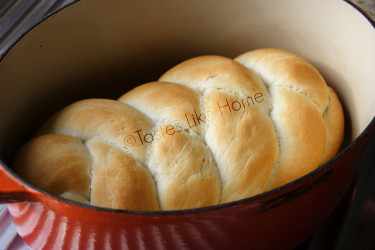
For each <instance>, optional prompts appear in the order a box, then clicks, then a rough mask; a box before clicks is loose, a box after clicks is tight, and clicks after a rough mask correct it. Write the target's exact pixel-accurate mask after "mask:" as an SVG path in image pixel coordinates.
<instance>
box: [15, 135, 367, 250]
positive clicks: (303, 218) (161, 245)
mask: <svg viewBox="0 0 375 250" xmlns="http://www.w3.org/2000/svg"><path fill="white" fill-rule="evenodd" d="M369 135H370V133H366V134H365V136H364V138H362V140H360V141H358V142H357V143H356V144H355V145H354V146H353V147H351V148H349V149H348V150H347V152H345V153H344V154H341V156H340V157H338V158H337V159H336V161H334V162H333V163H332V164H329V165H328V166H323V169H321V170H319V171H315V172H313V173H311V174H310V175H309V176H307V177H308V178H305V179H304V180H302V181H300V182H296V183H292V184H291V185H289V186H288V187H286V188H283V189H279V190H274V191H272V192H271V193H269V194H267V195H260V196H258V197H255V198H252V199H249V200H243V201H239V202H238V203H237V204H231V205H224V206H218V207H214V208H209V209H198V210H191V211H182V212H161V213H127V212H124V211H122V212H121V211H115V212H113V211H110V210H106V209H91V208H87V207H83V206H77V205H75V204H69V203H66V202H64V201H60V200H58V199H56V198H54V197H51V196H48V195H45V194H40V195H39V196H38V198H37V199H36V201H35V202H30V203H13V204H9V205H8V206H9V211H10V214H11V216H12V218H13V220H14V222H15V225H16V228H17V231H18V232H19V234H20V235H21V237H22V238H23V240H24V241H25V242H26V244H28V245H29V246H30V247H31V248H32V249H244V248H246V249H291V248H294V247H296V246H298V245H299V244H301V243H302V242H303V241H305V240H306V239H308V237H309V236H311V235H312V234H313V232H314V231H315V230H316V229H317V228H318V227H319V226H320V225H321V224H322V222H323V221H324V220H325V219H326V218H327V217H328V216H329V215H330V213H331V212H332V211H333V209H334V208H335V207H336V206H337V204H338V203H339V202H340V200H341V199H342V197H343V195H344V194H345V192H346V190H347V187H348V186H349V184H350V182H351V180H352V178H353V176H354V175H355V171H356V166H358V164H359V160H360V158H361V156H362V153H363V151H364V148H365V145H366V142H367V141H368V137H369ZM38 199H39V201H37V200H38Z"/></svg>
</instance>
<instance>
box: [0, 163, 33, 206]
mask: <svg viewBox="0 0 375 250" xmlns="http://www.w3.org/2000/svg"><path fill="white" fill-rule="evenodd" d="M28 189H29V188H28V187H27V186H26V185H25V184H24V183H22V182H21V181H20V180H18V179H17V178H16V177H15V176H14V175H13V174H12V173H11V172H9V170H7V167H4V166H2V165H1V164H0V204H1V203H14V202H23V201H29V200H30V198H31V197H30V194H31V193H30V191H29V190H28Z"/></svg>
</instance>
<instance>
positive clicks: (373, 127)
mask: <svg viewBox="0 0 375 250" xmlns="http://www.w3.org/2000/svg"><path fill="white" fill-rule="evenodd" d="M80 1H83V0H74V1H72V2H71V3H69V4H67V5H65V6H64V7H62V8H60V9H58V10H55V11H53V12H51V13H50V14H48V15H46V16H44V17H43V18H42V19H41V20H39V21H38V22H37V23H35V24H34V25H33V26H31V27H30V28H29V29H27V30H25V31H24V32H23V33H22V35H21V36H20V37H18V38H17V39H16V40H15V41H14V42H12V44H11V45H10V46H9V47H8V48H7V49H6V50H5V51H4V52H3V53H2V54H1V55H0V63H1V62H2V61H3V59H4V58H5V57H6V55H7V53H8V52H9V51H10V50H11V48H12V47H13V46H15V44H17V43H18V42H19V41H20V40H21V39H22V38H23V37H24V36H25V35H27V34H28V33H29V32H31V30H32V29H34V28H35V27H36V26H38V25H39V24H40V23H42V22H44V21H45V20H46V19H48V18H49V17H51V16H53V15H55V14H56V13H58V12H60V11H62V10H63V9H65V8H67V7H69V6H71V5H73V4H75V3H77V2H80ZM343 1H344V2H346V3H348V4H350V5H351V6H352V7H353V8H355V9H356V10H357V11H358V12H359V13H360V14H362V15H363V16H364V17H365V18H366V19H367V20H368V21H369V22H370V23H371V25H372V26H373V28H374V29H375V21H374V20H373V19H372V18H371V17H370V16H369V15H368V14H367V13H366V12H365V11H363V10H362V9H361V8H360V7H359V6H358V5H356V4H355V3H353V2H351V1H350V0H343ZM374 131H375V116H374V117H373V118H372V120H371V121H370V123H369V124H368V125H367V126H366V128H365V129H364V130H363V131H362V132H361V133H360V134H359V136H357V137H356V138H355V139H354V140H353V141H352V142H351V143H350V144H349V145H347V146H346V147H344V148H342V149H341V151H340V152H339V153H338V154H336V155H335V156H334V157H333V158H332V159H330V160H329V161H328V162H326V163H324V164H322V165H321V166H319V167H318V168H316V169H315V170H313V171H312V172H310V173H308V174H306V175H304V176H301V177H299V178H298V179H295V180H294V181H292V182H289V183H287V184H284V185H282V186H280V187H277V188H274V189H272V190H269V191H266V192H263V193H260V194H257V195H254V196H251V197H247V198H243V199H240V200H236V201H232V202H227V203H222V204H217V205H213V206H206V207H200V208H189V209H181V210H163V211H135V210H122V209H112V208H104V207H97V206H93V205H88V204H83V203H80V202H76V201H72V200H69V199H66V198H63V197H60V196H58V195H54V194H51V193H49V192H46V191H45V190H43V189H40V188H38V187H36V186H35V185H33V184H31V183H29V182H28V181H26V180H24V179H22V178H21V177H19V176H18V175H17V174H16V173H15V172H14V171H13V170H12V169H11V168H10V167H8V166H7V164H5V163H4V162H3V161H2V160H1V159H0V168H3V169H4V170H5V171H6V172H7V173H8V174H10V175H11V176H12V177H14V178H15V179H16V180H18V181H19V182H20V183H22V184H25V185H26V187H27V188H29V190H26V192H28V193H30V191H36V193H39V194H42V195H44V196H47V198H48V199H50V198H52V199H55V200H57V201H58V202H64V203H68V204H69V205H74V206H79V207H82V208H86V209H90V210H95V211H100V212H107V213H115V214H129V215H146V216H152V215H177V214H191V213H199V212H205V211H213V210H218V209H221V208H227V207H231V206H236V205H241V204H244V203H250V202H252V201H255V200H258V199H262V198H264V197H267V196H271V195H273V194H275V193H278V192H282V191H283V190H287V189H288V188H290V187H292V186H295V185H297V184H299V183H301V182H303V181H306V180H308V179H310V178H311V177H313V176H316V175H318V174H320V173H321V172H324V171H325V170H327V169H328V168H329V166H331V165H332V164H333V163H334V162H336V161H337V160H338V159H339V158H341V157H343V156H344V155H345V154H346V153H347V152H348V151H350V150H351V149H352V148H354V147H355V146H356V145H357V144H358V143H359V142H360V141H362V140H363V138H364V137H365V136H375V133H373V132H374Z"/></svg>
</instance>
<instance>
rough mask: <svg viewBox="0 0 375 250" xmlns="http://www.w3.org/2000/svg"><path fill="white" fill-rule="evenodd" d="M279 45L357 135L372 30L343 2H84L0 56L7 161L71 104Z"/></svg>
mask: <svg viewBox="0 0 375 250" xmlns="http://www.w3.org/2000/svg"><path fill="white" fill-rule="evenodd" d="M262 47H277V48H282V49H286V50H290V51H292V52H294V53H297V54H299V55H301V56H303V57H305V58H306V59H307V60H309V61H310V62H311V63H312V64H314V66H316V67H317V68H318V70H319V71H320V72H321V73H322V74H323V76H324V78H325V79H326V81H327V83H328V84H329V85H331V86H332V87H333V88H334V89H335V90H336V92H337V93H338V94H339V97H340V99H341V100H342V102H343V104H344V107H345V111H346V116H347V117H346V118H347V128H348V129H347V141H348V142H351V141H353V140H354V139H355V138H356V137H357V136H358V135H359V134H360V133H361V132H362V131H363V130H364V129H365V128H366V126H367V125H368V124H369V123H370V121H371V120H372V119H373V117H374V113H375V98H374V97H373V95H374V93H375V91H374V90H375V70H374V65H375V28H374V27H373V26H372V24H371V22H370V21H369V20H367V19H366V18H365V17H364V16H363V15H362V14H361V13H360V12H359V11H358V10H356V9H355V8H354V7H353V6H351V5H350V4H348V3H347V2H345V1H340V0H336V1H326V0H315V1H309V0H304V1H297V0H282V1H272V0H264V1H257V0H235V1H198V0H192V1H159V0H157V1H123V0H113V1H100V0H82V1H80V2H78V3H76V4H74V5H72V6H70V7H68V8H66V9H64V10H63V11H61V12H59V13H57V14H55V15H53V16H51V17H50V18H48V19H47V20H46V21H44V22H43V23H41V24H40V25H38V26H37V27H35V28H34V29H32V30H31V32H29V33H28V34H26V35H25V36H24V37H23V38H22V39H21V40H20V41H19V42H18V43H17V44H16V45H15V46H14V47H13V48H12V49H11V50H10V51H9V53H8V54H7V55H6V56H5V58H4V59H3V60H2V61H1V62H0V95H1V98H0V113H1V114H2V122H1V123H0V158H1V159H2V160H3V161H5V162H6V163H10V160H11V156H12V155H13V153H14V152H15V150H17V148H18V147H19V146H20V145H21V144H22V143H23V142H24V141H25V140H26V139H27V138H28V137H29V136H30V135H31V134H32V133H33V131H35V130H36V129H37V128H38V127H39V126H40V125H41V124H42V122H43V121H45V120H46V119H47V118H48V117H49V116H50V115H51V114H52V113H54V112H55V111H57V110H58V109H60V108H61V107H63V106H65V105H67V104H69V103H72V102H73V101H76V100H79V99H82V98H90V97H102V98H118V97H119V96H121V95H122V94H123V93H125V92H126V91H128V90H130V89H131V88H133V87H135V86H136V85H139V84H141V83H144V82H147V81H153V80H156V79H157V78H158V77H159V76H160V75H161V74H162V73H163V72H164V71H165V70H166V69H168V68H170V67H171V66H173V65H175V64H177V63H179V62H181V61H182V60H185V59H187V58H191V57H194V56H198V55H203V54H218V55H223V56H229V57H235V56H237V55H239V54H241V53H243V52H245V51H248V50H252V49H256V48H262Z"/></svg>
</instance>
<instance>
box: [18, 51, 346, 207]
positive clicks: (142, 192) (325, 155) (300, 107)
mask: <svg viewBox="0 0 375 250" xmlns="http://www.w3.org/2000/svg"><path fill="white" fill-rule="evenodd" d="M343 131H344V117H343V112H342V107H341V104H340V101H339V99H338V98H337V96H336V94H335V92H334V91H333V90H332V89H331V88H329V87H328V86H327V85H326V83H325V81H324V79H323V77H322V76H321V75H320V74H319V72H318V71H317V70H316V69H315V68H314V67H313V66H312V65H311V64H310V63H309V62H307V61H306V60H305V59H303V58H301V57H299V56H297V55H295V54H293V53H291V52H288V51H284V50H279V49H260V50H255V51H250V52H247V53H244V54H242V55H240V56H239V57H237V58H235V59H234V60H232V59H229V58H226V57H221V56H201V57H196V58H192V59H190V60H187V61H185V62H182V63H180V64H179V65H176V66H175V67H173V68H172V69H170V70H169V71H167V72H166V73H164V74H163V75H162V77H160V79H159V81H157V82H151V83H147V84H143V85H140V86H138V87H137V88H135V89H133V90H131V91H129V92H128V93H126V94H124V95H122V96H121V97H120V98H119V99H118V100H117V101H115V100H105V99H88V100H83V101H79V102H76V103H74V104H72V105H70V106H68V107H66V108H64V109H63V110H62V111H60V112H58V113H57V114H56V115H55V116H53V117H52V118H51V119H50V120H49V121H47V123H46V124H45V125H44V126H43V127H42V128H41V130H40V131H39V132H38V135H39V136H38V137H36V138H34V139H33V140H32V141H30V142H29V143H27V144H26V145H25V146H24V147H23V148H22V149H21V151H20V153H19V154H18V157H17V159H16V161H15V170H16V171H17V172H18V173H19V174H20V175H21V176H23V177H24V178H25V179H28V180H29V181H30V182H32V183H33V184H35V185H38V186H39V187H41V188H43V189H45V190H47V191H49V192H53V193H55V194H59V195H61V196H63V197H65V198H68V199H73V200H76V201H79V202H84V203H89V204H93V205H96V206H103V207H109V208H117V209H129V210H158V209H161V210H174V209H186V208H196V207H204V206H210V205H215V204H218V203H225V202H230V201H234V200H238V199H242V198H246V197H249V196H252V195H255V194H259V193H261V192H264V191H266V190H270V189H273V188H275V187H278V186H281V185H283V184H286V183H288V182H290V181H292V180H294V179H296V178H298V177H300V176H302V175H305V174H307V173H309V172H310V171H312V170H314V169H316V168H317V167H318V166H319V165H321V164H323V163H324V162H326V161H328V160H329V159H331V158H332V157H333V156H334V155H335V154H336V153H337V151H338V150H339V147H340V145H341V142H342V140H343ZM65 156H66V157H65ZM67 157H68V158H69V160H67V159H66V158H67ZM72 175H74V178H71V179H70V178H69V180H67V178H66V177H64V176H72ZM41 177H42V178H41Z"/></svg>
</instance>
